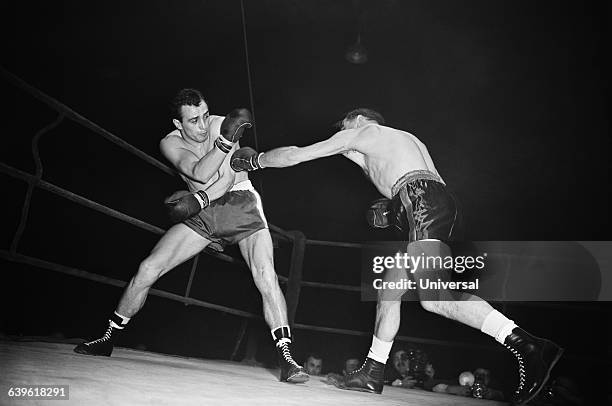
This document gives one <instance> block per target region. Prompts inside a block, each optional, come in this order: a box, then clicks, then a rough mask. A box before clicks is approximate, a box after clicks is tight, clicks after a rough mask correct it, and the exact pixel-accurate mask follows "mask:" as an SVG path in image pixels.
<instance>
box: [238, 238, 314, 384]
mask: <svg viewBox="0 0 612 406" xmlns="http://www.w3.org/2000/svg"><path fill="white" fill-rule="evenodd" d="M238 246H239V247H240V252H241V253H242V256H243V257H244V260H245V261H246V263H247V265H248V266H249V268H250V269H251V273H252V274H253V281H254V282H255V286H257V289H258V290H259V292H260V293H261V298H262V302H263V311H264V317H265V319H266V322H267V323H268V326H270V329H271V332H272V338H273V339H274V341H275V342H276V349H277V351H278V353H279V359H280V363H281V377H280V380H281V381H287V382H293V383H301V382H306V381H307V380H308V374H307V373H306V372H305V371H304V368H303V367H301V366H300V365H299V364H298V363H297V362H295V360H294V359H293V357H292V356H291V340H292V339H291V330H290V329H289V323H288V321H287V304H286V303H285V296H284V295H283V292H282V291H281V289H280V286H279V284H278V278H277V276H276V272H275V270H274V252H273V246H272V237H271V236H270V231H269V230H268V229H263V230H259V231H257V232H256V233H254V234H251V235H250V236H248V237H247V238H245V239H243V240H241V241H240V242H239V243H238Z"/></svg>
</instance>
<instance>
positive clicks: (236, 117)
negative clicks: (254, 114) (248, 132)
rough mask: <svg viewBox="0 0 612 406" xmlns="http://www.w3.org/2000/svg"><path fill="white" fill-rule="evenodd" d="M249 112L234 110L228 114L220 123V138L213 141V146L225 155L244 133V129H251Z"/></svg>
mask: <svg viewBox="0 0 612 406" xmlns="http://www.w3.org/2000/svg"><path fill="white" fill-rule="evenodd" d="M251 121H252V120H251V112H250V111H248V110H247V109H234V110H232V111H230V112H229V114H228V115H227V116H225V118H224V119H223V122H222V123H221V136H220V137H219V138H217V139H216V140H215V145H216V147H217V148H219V149H220V150H221V151H223V152H225V153H226V154H227V153H228V152H230V150H231V149H232V147H233V146H234V144H235V143H236V142H238V140H239V139H240V137H242V133H244V129H245V128H249V127H252V126H253V124H251Z"/></svg>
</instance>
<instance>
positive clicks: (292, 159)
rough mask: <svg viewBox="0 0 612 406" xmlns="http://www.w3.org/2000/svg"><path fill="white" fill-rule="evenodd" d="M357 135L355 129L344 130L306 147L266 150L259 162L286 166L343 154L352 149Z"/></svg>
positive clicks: (267, 166)
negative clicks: (352, 143) (352, 142)
mask: <svg viewBox="0 0 612 406" xmlns="http://www.w3.org/2000/svg"><path fill="white" fill-rule="evenodd" d="M355 135H357V132H356V131H354V130H343V131H339V132H337V133H336V134H334V135H333V136H332V137H331V138H328V139H326V140H325V141H321V142H317V143H316V144H312V145H308V146H306V147H295V146H291V147H280V148H275V149H272V150H270V151H267V152H264V153H263V154H262V155H261V156H260V157H259V162H260V163H261V166H262V167H263V168H285V167H287V166H293V165H297V164H299V163H302V162H306V161H312V160H313V159H318V158H324V157H327V156H331V155H337V154H341V153H343V152H346V151H348V150H350V149H351V145H350V144H351V141H352V140H353V138H354V136H355Z"/></svg>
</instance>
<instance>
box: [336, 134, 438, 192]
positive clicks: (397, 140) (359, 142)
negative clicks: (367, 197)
mask: <svg viewBox="0 0 612 406" xmlns="http://www.w3.org/2000/svg"><path fill="white" fill-rule="evenodd" d="M351 146H352V147H353V150H352V151H350V152H348V153H346V154H345V156H346V157H347V158H349V159H350V160H352V161H353V162H355V163H356V164H358V165H359V166H361V168H362V169H363V171H364V172H365V173H366V175H367V176H368V177H369V178H370V180H371V181H372V183H374V185H375V186H376V187H377V188H378V190H379V191H380V192H381V193H382V194H383V195H385V196H387V197H391V187H392V186H393V184H394V183H395V182H396V181H397V179H399V178H400V177H401V176H402V175H404V174H405V173H407V172H410V171H414V170H428V171H430V172H433V173H435V174H438V172H437V170H436V168H435V166H434V163H433V160H432V159H431V156H430V155H429V152H428V151H427V148H426V147H425V145H424V144H423V143H422V142H421V141H420V140H419V139H418V138H416V137H415V136H414V135H412V134H410V133H408V132H405V131H400V130H396V129H394V128H391V127H385V126H381V125H377V124H369V125H367V126H366V127H364V128H362V129H360V131H359V135H358V136H357V137H355V138H354V139H353V141H352V142H351Z"/></svg>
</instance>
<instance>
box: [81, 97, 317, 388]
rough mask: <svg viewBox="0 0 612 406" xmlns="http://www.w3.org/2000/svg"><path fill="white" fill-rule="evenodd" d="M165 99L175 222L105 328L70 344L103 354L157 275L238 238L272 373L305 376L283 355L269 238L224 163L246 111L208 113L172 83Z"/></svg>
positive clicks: (250, 191)
mask: <svg viewBox="0 0 612 406" xmlns="http://www.w3.org/2000/svg"><path fill="white" fill-rule="evenodd" d="M171 106H172V112H173V115H174V118H173V120H172V122H173V124H174V126H175V127H176V129H175V130H174V131H172V132H171V133H169V134H168V135H166V136H165V137H164V138H163V139H162V140H161V142H160V148H161V152H162V154H163V155H164V156H165V157H166V158H167V159H168V160H169V161H170V162H171V163H172V164H173V165H174V167H175V168H176V169H177V171H178V172H179V174H180V176H181V178H182V179H183V180H184V181H185V183H186V184H187V187H188V189H189V191H179V192H176V193H174V194H173V195H172V196H170V197H169V198H167V199H166V201H165V203H166V207H167V209H168V214H169V216H170V218H171V220H172V222H173V223H175V224H174V225H173V226H172V227H171V228H170V229H168V231H167V232H166V233H165V234H164V236H163V237H162V238H161V239H160V240H159V242H158V243H157V245H156V246H155V247H154V248H153V251H152V252H151V253H150V254H149V256H148V257H147V258H145V259H144V261H142V262H141V264H140V267H139V268H138V272H137V273H136V275H134V277H133V278H132V280H131V281H130V282H129V284H128V285H127V287H126V289H125V291H124V292H123V296H122V297H121V299H120V301H119V304H118V306H117V308H116V311H115V312H114V314H112V315H111V317H110V320H109V325H108V329H107V330H106V333H105V334H104V335H103V336H102V337H101V338H99V339H97V340H93V341H90V342H86V343H83V344H80V345H78V346H77V347H76V348H75V349H74V351H75V352H77V353H80V354H87V355H106V356H110V355H111V353H112V351H113V345H114V341H115V338H116V336H117V334H118V332H119V331H121V330H123V329H124V328H125V326H126V324H127V323H128V321H129V320H130V318H132V317H133V316H134V315H135V314H136V313H137V312H138V311H139V310H140V309H141V307H142V306H143V305H144V302H145V300H146V297H147V294H148V292H149V289H150V288H151V286H152V285H153V284H154V283H155V282H156V281H157V280H158V279H159V278H161V277H162V276H163V275H164V274H165V273H167V272H168V271H170V270H171V269H173V268H175V267H176V266H178V265H179V264H181V263H183V262H184V261H186V260H188V259H189V258H191V257H193V256H194V255H196V254H197V253H199V252H200V251H202V250H203V249H204V248H206V247H209V248H212V249H214V250H217V251H222V250H223V247H224V246H225V245H228V244H238V246H239V247H240V252H241V253H242V256H243V257H244V260H245V262H246V263H247V265H248V266H249V268H250V269H251V273H252V275H253V280H254V281H255V285H256V286H257V289H258V290H259V292H260V293H261V296H262V301H263V311H264V317H265V319H266V322H267V323H268V325H269V326H270V329H271V334H272V338H273V340H274V341H275V343H276V348H277V352H278V356H279V361H280V366H281V376H280V380H281V381H286V382H294V383H300V382H305V381H307V380H308V374H307V373H305V372H304V368H302V367H301V366H300V365H298V364H297V362H295V360H294V359H293V357H292V355H291V345H292V337H291V332H290V329H289V325H288V321H287V305H286V303H285V298H284V296H283V293H282V291H281V289H280V287H279V284H278V279H277V276H276V272H275V270H274V263H273V252H272V238H271V236H270V231H269V229H268V224H267V222H266V218H265V216H264V212H263V208H262V204H261V198H260V196H259V194H258V193H257V191H256V190H255V189H254V188H253V185H252V184H251V182H250V181H249V178H248V176H247V173H246V172H242V173H236V172H235V171H233V170H231V168H230V156H231V154H230V153H231V152H233V151H236V150H237V149H238V148H239V147H240V145H239V140H240V137H242V135H243V132H244V130H245V129H246V128H248V127H251V125H252V124H251V116H250V112H249V111H248V110H246V109H235V110H232V111H231V112H230V113H229V114H228V115H227V116H225V117H222V116H213V115H211V114H210V112H209V110H208V105H207V104H206V102H205V101H204V98H203V97H202V94H201V93H200V92H199V91H197V90H195V89H183V90H181V91H179V92H178V94H177V95H176V97H175V98H174V100H173V102H172V103H171Z"/></svg>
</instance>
